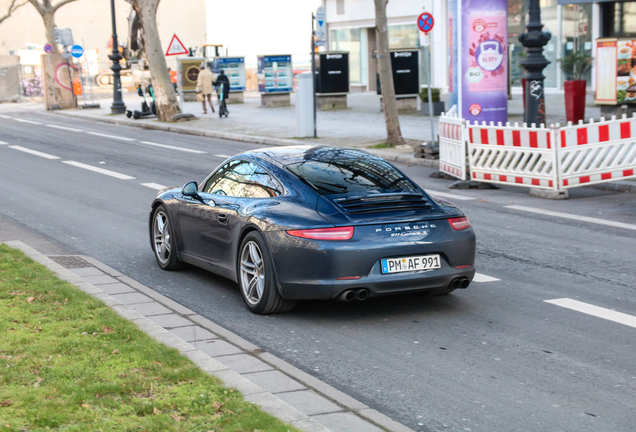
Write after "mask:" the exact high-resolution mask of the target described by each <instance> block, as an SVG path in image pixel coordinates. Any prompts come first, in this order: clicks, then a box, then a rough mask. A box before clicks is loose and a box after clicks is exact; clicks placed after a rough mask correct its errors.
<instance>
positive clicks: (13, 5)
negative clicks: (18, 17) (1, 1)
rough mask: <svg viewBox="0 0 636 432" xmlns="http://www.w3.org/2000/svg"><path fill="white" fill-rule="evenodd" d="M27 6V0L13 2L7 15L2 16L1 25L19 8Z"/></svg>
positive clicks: (12, 0)
mask: <svg viewBox="0 0 636 432" xmlns="http://www.w3.org/2000/svg"><path fill="white" fill-rule="evenodd" d="M25 4H27V0H24V1H22V2H19V1H18V0H11V3H9V7H8V8H7V13H6V14H4V15H2V16H0V23H2V21H4V20H6V19H7V18H9V17H10V16H11V14H12V13H13V12H15V11H16V10H17V9H18V8H20V7H22V6H24V5H25Z"/></svg>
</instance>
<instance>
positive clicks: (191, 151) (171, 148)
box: [141, 141, 207, 154]
mask: <svg viewBox="0 0 636 432" xmlns="http://www.w3.org/2000/svg"><path fill="white" fill-rule="evenodd" d="M141 143H142V144H146V145H149V146H155V147H162V148H167V149H170V150H178V151H182V152H188V153H198V154H203V153H207V152H204V151H202V150H193V149H189V148H183V147H175V146H171V145H167V144H158V143H154V142H150V141H141Z"/></svg>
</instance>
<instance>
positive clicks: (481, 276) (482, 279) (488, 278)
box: [473, 273, 501, 282]
mask: <svg viewBox="0 0 636 432" xmlns="http://www.w3.org/2000/svg"><path fill="white" fill-rule="evenodd" d="M498 280H501V279H497V278H495V277H492V276H486V275H485V274H481V273H475V277H474V278H473V282H496V281H498Z"/></svg>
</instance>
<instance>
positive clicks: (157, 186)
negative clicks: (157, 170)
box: [141, 183, 167, 190]
mask: <svg viewBox="0 0 636 432" xmlns="http://www.w3.org/2000/svg"><path fill="white" fill-rule="evenodd" d="M141 185H142V186H146V187H149V188H150V189H155V190H161V189H165V188H167V186H163V185H160V184H158V183H141Z"/></svg>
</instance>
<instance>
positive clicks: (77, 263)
mask: <svg viewBox="0 0 636 432" xmlns="http://www.w3.org/2000/svg"><path fill="white" fill-rule="evenodd" d="M49 258H50V259H52V260H53V261H55V262H56V263H58V264H59V265H61V266H62V267H64V268H67V269H74V268H84V267H93V265H92V264H91V263H89V262H88V261H85V260H84V259H82V258H80V257H78V256H77V255H49Z"/></svg>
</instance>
